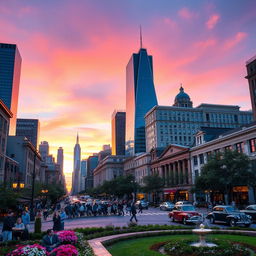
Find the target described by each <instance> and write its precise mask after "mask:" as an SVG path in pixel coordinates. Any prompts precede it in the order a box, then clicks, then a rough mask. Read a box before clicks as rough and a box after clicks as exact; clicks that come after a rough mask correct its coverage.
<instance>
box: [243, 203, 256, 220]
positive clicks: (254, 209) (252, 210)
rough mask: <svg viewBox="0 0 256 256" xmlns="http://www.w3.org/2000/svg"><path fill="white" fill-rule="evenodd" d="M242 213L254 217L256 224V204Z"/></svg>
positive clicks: (249, 206)
mask: <svg viewBox="0 0 256 256" xmlns="http://www.w3.org/2000/svg"><path fill="white" fill-rule="evenodd" d="M240 212H244V213H245V214H247V215H250V216H251V217H252V221H253V222H256V204H252V205H248V206H247V207H246V208H245V210H241V211H240Z"/></svg>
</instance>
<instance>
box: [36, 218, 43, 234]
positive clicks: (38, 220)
mask: <svg viewBox="0 0 256 256" xmlns="http://www.w3.org/2000/svg"><path fill="white" fill-rule="evenodd" d="M41 229H42V221H41V218H36V220H35V233H41Z"/></svg>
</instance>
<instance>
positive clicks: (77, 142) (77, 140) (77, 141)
mask: <svg viewBox="0 0 256 256" xmlns="http://www.w3.org/2000/svg"><path fill="white" fill-rule="evenodd" d="M76 144H79V135H78V132H77V136H76Z"/></svg>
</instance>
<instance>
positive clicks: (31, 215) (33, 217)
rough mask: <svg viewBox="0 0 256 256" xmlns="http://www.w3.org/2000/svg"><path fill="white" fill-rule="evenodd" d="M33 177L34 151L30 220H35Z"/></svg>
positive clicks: (34, 172)
mask: <svg viewBox="0 0 256 256" xmlns="http://www.w3.org/2000/svg"><path fill="white" fill-rule="evenodd" d="M35 177H36V151H35V152H34V167H33V174H32V194H31V205H30V220H31V221H33V220H35V215H34V193H35V191H34V190H35Z"/></svg>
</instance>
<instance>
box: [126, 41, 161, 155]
mask: <svg viewBox="0 0 256 256" xmlns="http://www.w3.org/2000/svg"><path fill="white" fill-rule="evenodd" d="M155 105H157V98H156V92H155V86H154V79H153V60H152V56H150V55H148V54H147V50H146V49H144V48H142V43H141V48H140V50H139V52H138V53H137V54H136V53H134V54H133V55H132V57H131V58H130V60H129V63H128V64H127V66H126V154H128V155H133V154H135V153H139V152H146V142H145V120H144V116H145V114H146V113H147V112H148V111H149V110H150V109H151V108H152V107H154V106H155Z"/></svg>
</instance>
